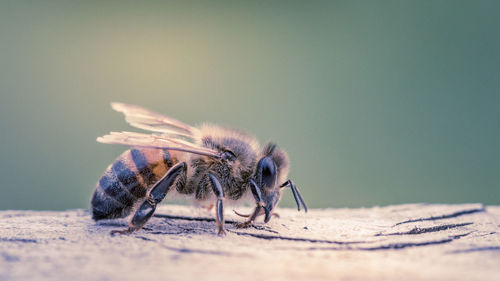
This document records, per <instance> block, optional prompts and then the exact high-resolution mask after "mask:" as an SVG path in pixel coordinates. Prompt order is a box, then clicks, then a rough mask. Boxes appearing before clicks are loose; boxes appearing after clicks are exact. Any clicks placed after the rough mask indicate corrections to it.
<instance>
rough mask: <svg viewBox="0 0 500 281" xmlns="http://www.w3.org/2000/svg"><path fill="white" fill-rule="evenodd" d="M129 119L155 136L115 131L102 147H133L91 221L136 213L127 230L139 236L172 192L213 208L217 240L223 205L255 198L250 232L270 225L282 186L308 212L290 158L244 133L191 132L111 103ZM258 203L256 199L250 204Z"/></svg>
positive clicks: (114, 167)
mask: <svg viewBox="0 0 500 281" xmlns="http://www.w3.org/2000/svg"><path fill="white" fill-rule="evenodd" d="M111 107H112V108H113V109H114V110H116V111H118V112H122V113H123V114H124V115H125V120H126V121H127V122H128V123H129V124H130V125H131V126H134V127H136V128H140V129H143V130H147V131H151V132H153V133H152V134H144V133H136V132H110V133H109V134H108V135H105V136H102V137H99V138H97V141H98V142H101V143H107V144H121V145H126V146H130V147H131V148H130V149H129V150H127V151H125V152H123V153H122V154H121V155H120V156H119V157H118V158H117V159H116V160H115V161H114V163H113V164H111V165H110V166H108V168H107V169H106V171H105V172H104V175H103V176H102V177H101V178H100V179H99V181H98V183H97V185H96V187H95V190H94V193H93V195H92V198H91V212H92V218H93V219H94V220H95V221H98V220H102V219H114V218H123V217H126V216H128V215H130V214H131V213H133V215H132V216H131V219H130V223H129V225H128V227H127V228H126V229H124V230H114V231H112V234H117V233H118V234H128V233H132V232H134V231H136V230H139V229H141V228H142V227H143V226H144V224H146V222H147V221H148V220H149V219H150V218H151V216H152V215H153V213H154V212H155V210H156V207H157V205H158V204H159V203H160V202H161V201H162V200H163V199H164V198H165V196H166V195H167V193H169V192H172V193H175V192H176V193H179V194H184V195H187V196H189V197H191V198H193V199H194V201H195V202H197V203H199V204H203V203H207V202H208V203H212V204H213V205H215V221H216V224H217V233H218V235H220V236H224V235H225V234H226V231H225V229H224V204H225V202H226V203H227V201H230V202H231V203H238V202H241V201H242V200H243V199H244V198H250V200H252V201H254V202H255V209H254V211H253V212H252V213H251V214H249V215H243V214H239V213H237V212H236V214H238V215H240V216H242V217H248V220H246V221H245V222H241V223H238V224H237V227H240V228H244V227H249V226H251V225H252V224H253V223H254V221H255V219H256V218H257V217H258V216H261V215H264V222H265V223H267V222H268V221H269V220H270V219H271V217H272V215H273V214H274V215H277V214H275V213H273V211H274V209H275V208H276V206H277V205H278V202H279V201H280V199H281V196H282V191H283V189H284V188H285V187H290V189H291V190H292V193H293V196H294V199H295V202H296V204H297V209H298V211H300V208H301V206H302V207H303V208H304V210H305V211H306V212H307V206H306V204H305V202H304V200H303V198H302V196H301V194H300V192H299V190H298V189H297V187H296V186H295V184H294V183H293V181H291V180H289V179H287V176H288V170H289V159H288V155H287V154H286V152H285V151H283V150H282V149H280V148H278V147H277V146H276V145H275V144H273V143H268V144H267V145H265V146H263V147H262V148H261V147H260V146H259V143H258V142H257V140H256V139H255V138H254V137H253V136H251V135H249V134H247V133H244V132H241V131H239V130H233V129H228V128H224V127H221V126H215V125H208V124H206V125H202V126H199V127H192V126H189V125H187V124H184V123H182V122H180V121H178V120H175V119H173V118H170V117H167V116H164V115H161V114H159V113H155V112H152V111H149V110H147V109H144V108H142V107H139V106H135V105H128V104H123V103H112V104H111ZM252 197H253V199H252Z"/></svg>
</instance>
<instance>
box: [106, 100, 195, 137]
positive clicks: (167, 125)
mask: <svg viewBox="0 0 500 281" xmlns="http://www.w3.org/2000/svg"><path fill="white" fill-rule="evenodd" d="M111 107H112V108H113V109H114V110H116V111H118V112H122V113H123V114H125V120H126V121H127V123H129V124H130V125H132V126H134V127H137V128H140V129H143V130H148V131H153V132H159V133H164V134H169V135H178V136H183V137H188V138H193V136H195V135H197V134H198V129H197V128H195V127H192V126H189V125H187V124H184V123H182V122H181V121H178V120H176V119H174V118H170V117H167V116H164V115H162V114H159V113H156V112H152V111H149V110H147V109H145V108H142V107H140V106H137V105H131V104H124V103H118V102H113V103H111Z"/></svg>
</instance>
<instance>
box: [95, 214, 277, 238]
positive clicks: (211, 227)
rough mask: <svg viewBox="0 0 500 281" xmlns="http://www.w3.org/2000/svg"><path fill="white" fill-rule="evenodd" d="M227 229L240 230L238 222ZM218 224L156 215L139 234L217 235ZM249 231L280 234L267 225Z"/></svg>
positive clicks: (120, 223)
mask: <svg viewBox="0 0 500 281" xmlns="http://www.w3.org/2000/svg"><path fill="white" fill-rule="evenodd" d="M225 224H226V228H227V229H228V230H234V229H238V228H237V227H236V225H237V224H238V222H237V221H234V220H226V222H225ZM96 225H97V226H99V227H106V228H123V229H124V228H126V227H127V225H128V224H127V221H126V220H125V219H122V220H104V221H101V222H98V223H97V224H96ZM215 229H216V222H215V219H213V218H208V217H187V216H174V215H164V214H155V215H154V219H152V220H150V221H149V222H148V226H147V227H143V228H142V229H141V230H139V232H141V231H145V232H146V233H148V234H154V235H206V234H211V235H212V234H215ZM249 229H256V230H259V231H265V232H270V233H274V234H279V233H278V232H277V231H275V230H272V229H271V228H270V227H269V226H265V225H251V226H250V227H249Z"/></svg>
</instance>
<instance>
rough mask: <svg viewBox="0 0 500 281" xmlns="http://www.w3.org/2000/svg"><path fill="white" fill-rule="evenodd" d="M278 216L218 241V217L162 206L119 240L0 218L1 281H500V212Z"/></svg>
mask: <svg viewBox="0 0 500 281" xmlns="http://www.w3.org/2000/svg"><path fill="white" fill-rule="evenodd" d="M241 211H242V212H243V211H246V212H250V209H242V210H241ZM229 212H231V210H230V209H228V210H226V213H228V216H227V217H228V219H229V220H239V218H237V217H236V216H235V215H231V214H229ZM279 213H280V215H281V218H279V219H276V218H273V219H272V220H271V222H270V223H269V224H266V225H263V224H257V226H256V227H254V228H250V229H236V228H235V227H234V223H232V222H231V221H230V222H229V223H227V230H228V235H227V236H226V237H224V238H220V237H218V236H216V235H215V222H214V221H213V212H210V213H209V212H208V211H206V210H204V209H197V208H194V207H189V206H175V205H165V206H162V207H161V208H160V209H159V210H158V211H157V214H158V216H157V217H154V218H153V219H152V220H151V221H150V222H149V223H148V224H147V226H146V228H145V229H143V230H141V231H138V232H137V233H134V234H132V235H129V236H114V237H112V236H110V235H109V232H110V231H111V230H114V229H121V228H123V227H124V226H125V225H126V220H115V221H105V222H101V223H97V224H96V223H94V222H93V221H92V220H91V219H90V216H89V213H88V212H87V211H85V210H70V211H65V212H39V211H2V212H0V218H1V220H0V280H258V279H260V280H500V207H499V206H488V207H484V206H482V205H479V204H469V205H428V204H407V205H396V206H387V207H375V208H362V209H324V210H310V212H309V213H308V214H307V215H305V214H304V213H298V212H296V210H292V209H280V210H279Z"/></svg>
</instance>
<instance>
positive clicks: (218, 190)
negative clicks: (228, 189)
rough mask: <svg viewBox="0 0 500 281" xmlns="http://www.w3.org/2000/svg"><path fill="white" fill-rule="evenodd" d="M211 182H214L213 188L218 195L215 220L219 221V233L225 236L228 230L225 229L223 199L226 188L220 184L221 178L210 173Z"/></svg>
mask: <svg viewBox="0 0 500 281" xmlns="http://www.w3.org/2000/svg"><path fill="white" fill-rule="evenodd" d="M208 177H209V178H210V182H211V183H212V189H213V191H214V194H215V196H217V203H216V204H215V221H216V222H217V234H218V235H219V236H225V235H226V230H224V206H223V204H222V200H223V199H224V189H222V186H221V185H220V182H219V180H218V179H217V178H216V177H215V176H214V175H212V174H208Z"/></svg>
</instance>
